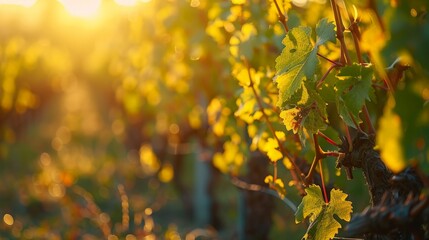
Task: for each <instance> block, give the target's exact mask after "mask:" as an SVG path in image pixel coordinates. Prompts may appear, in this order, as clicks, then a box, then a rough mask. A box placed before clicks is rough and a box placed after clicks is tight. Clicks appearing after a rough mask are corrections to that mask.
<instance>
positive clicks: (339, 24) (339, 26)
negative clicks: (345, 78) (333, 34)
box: [330, 0, 352, 65]
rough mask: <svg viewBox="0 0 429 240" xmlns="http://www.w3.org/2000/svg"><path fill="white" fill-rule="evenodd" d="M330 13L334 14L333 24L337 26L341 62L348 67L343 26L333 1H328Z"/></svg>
mask: <svg viewBox="0 0 429 240" xmlns="http://www.w3.org/2000/svg"><path fill="white" fill-rule="evenodd" d="M330 2H331V7H332V11H333V12H334V17H335V23H336V25H337V38H338V40H339V41H340V45H341V62H342V63H346V64H347V65H350V64H351V63H352V62H351V59H350V55H349V51H348V50H347V46H346V42H345V41H344V25H343V21H342V19H341V13H340V11H339V8H338V5H337V3H336V2H335V0H330Z"/></svg>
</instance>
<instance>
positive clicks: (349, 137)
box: [343, 121, 353, 152]
mask: <svg viewBox="0 0 429 240" xmlns="http://www.w3.org/2000/svg"><path fill="white" fill-rule="evenodd" d="M343 122H344V121H343ZM344 126H345V129H346V138H347V142H348V143H349V152H351V151H352V150H353V141H352V136H351V135H350V131H349V126H347V124H346V122H344Z"/></svg>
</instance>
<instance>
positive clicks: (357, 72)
mask: <svg viewBox="0 0 429 240" xmlns="http://www.w3.org/2000/svg"><path fill="white" fill-rule="evenodd" d="M373 75H374V70H373V68H372V66H362V65H359V64H354V65H351V66H346V67H344V68H342V69H341V70H340V72H339V73H338V74H337V75H336V77H337V79H338V81H337V83H336V87H337V93H338V98H337V108H338V111H339V113H340V116H341V117H342V118H343V120H344V121H345V122H346V123H347V125H349V126H351V127H355V124H354V123H353V119H352V118H351V117H350V115H352V116H353V118H354V119H355V120H356V121H358V122H360V119H359V112H360V111H361V109H362V107H363V105H364V104H365V101H366V100H370V95H371V94H372V91H373V89H372V87H371V81H372V77H373Z"/></svg>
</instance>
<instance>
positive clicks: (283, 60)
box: [275, 19, 335, 107]
mask: <svg viewBox="0 0 429 240" xmlns="http://www.w3.org/2000/svg"><path fill="white" fill-rule="evenodd" d="M334 27H335V26H334V24H332V23H331V22H328V20H327V19H322V20H320V21H319V23H318V24H317V26H316V34H317V40H316V44H315V46H314V47H313V44H312V43H311V28H309V27H302V26H301V27H297V28H293V29H292V30H290V31H289V32H288V34H287V35H286V37H285V38H284V39H283V42H282V43H283V44H284V45H285V48H284V49H283V51H282V53H281V54H280V56H278V57H277V59H276V71H277V73H276V77H275V81H276V82H277V87H278V88H279V100H278V102H277V106H279V107H281V106H283V105H284V103H285V102H286V101H288V100H289V99H290V98H291V97H292V96H293V95H294V94H295V92H296V91H298V90H299V89H300V88H301V87H302V86H303V82H304V80H305V79H312V78H313V75H314V73H315V72H316V68H317V64H318V63H319V60H318V59H317V51H318V50H319V46H321V45H322V44H325V43H326V42H328V41H334V40H335V31H334Z"/></svg>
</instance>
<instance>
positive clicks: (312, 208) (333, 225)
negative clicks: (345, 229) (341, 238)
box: [295, 184, 353, 240]
mask: <svg viewBox="0 0 429 240" xmlns="http://www.w3.org/2000/svg"><path fill="white" fill-rule="evenodd" d="M305 191H306V192H307V195H306V196H305V197H304V198H303V199H302V202H301V204H300V205H299V206H298V210H297V211H296V213H295V222H296V223H299V222H302V221H304V219H305V218H307V217H309V220H310V225H309V227H308V229H307V232H306V233H305V235H304V237H303V239H315V240H328V239H332V238H333V237H334V236H335V235H336V234H337V233H338V229H339V228H341V224H340V223H339V222H338V221H337V220H336V219H335V218H334V215H336V216H337V217H338V218H340V219H342V220H345V221H350V218H351V213H352V209H353V207H352V203H351V202H350V201H346V198H347V194H345V193H343V192H342V191H341V190H338V189H332V190H331V193H330V194H331V195H330V202H329V203H325V201H324V200H323V196H322V191H321V190H320V187H319V186H317V185H314V184H313V185H311V186H309V187H308V188H307V189H305Z"/></svg>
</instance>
